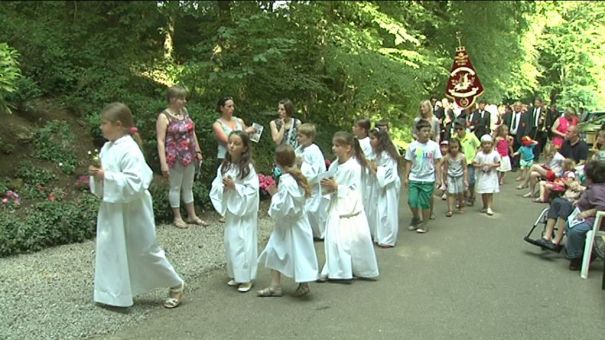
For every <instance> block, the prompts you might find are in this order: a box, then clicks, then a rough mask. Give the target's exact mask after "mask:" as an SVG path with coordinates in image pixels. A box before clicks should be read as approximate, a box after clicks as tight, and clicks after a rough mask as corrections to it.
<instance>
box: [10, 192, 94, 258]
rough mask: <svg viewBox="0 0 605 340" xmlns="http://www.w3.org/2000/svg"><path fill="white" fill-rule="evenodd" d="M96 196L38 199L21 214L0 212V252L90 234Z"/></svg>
mask: <svg viewBox="0 0 605 340" xmlns="http://www.w3.org/2000/svg"><path fill="white" fill-rule="evenodd" d="M98 204H99V203H98V200H96V199H95V198H94V197H92V195H82V196H80V197H79V198H78V199H77V200H74V201H71V202H58V201H57V202H41V203H38V204H35V205H34V206H32V207H29V208H26V209H25V210H26V211H25V212H24V214H23V216H25V218H22V217H19V216H17V215H16V214H15V213H14V212H11V211H4V212H2V213H0V256H9V255H15V254H19V253H24V252H32V251H38V250H41V249H44V248H46V247H49V246H55V245H61V244H66V243H73V242H82V241H84V240H87V239H89V238H91V237H93V236H94V234H95V229H96V214H97V208H98Z"/></svg>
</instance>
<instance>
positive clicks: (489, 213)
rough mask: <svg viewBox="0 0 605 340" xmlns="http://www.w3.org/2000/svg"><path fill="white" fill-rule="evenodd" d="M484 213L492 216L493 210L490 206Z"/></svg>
mask: <svg viewBox="0 0 605 340" xmlns="http://www.w3.org/2000/svg"><path fill="white" fill-rule="evenodd" d="M485 213H486V214H488V215H489V216H492V215H493V214H494V211H493V210H492V208H487V209H486V210H485Z"/></svg>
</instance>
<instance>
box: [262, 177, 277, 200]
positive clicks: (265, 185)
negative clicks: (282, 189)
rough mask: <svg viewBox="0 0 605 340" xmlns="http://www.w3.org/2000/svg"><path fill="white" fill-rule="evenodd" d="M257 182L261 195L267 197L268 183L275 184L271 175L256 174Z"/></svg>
mask: <svg viewBox="0 0 605 340" xmlns="http://www.w3.org/2000/svg"><path fill="white" fill-rule="evenodd" d="M258 182H259V188H260V194H261V197H268V196H269V192H267V188H268V187H269V186H270V185H273V184H275V180H274V179H273V176H267V175H263V174H258Z"/></svg>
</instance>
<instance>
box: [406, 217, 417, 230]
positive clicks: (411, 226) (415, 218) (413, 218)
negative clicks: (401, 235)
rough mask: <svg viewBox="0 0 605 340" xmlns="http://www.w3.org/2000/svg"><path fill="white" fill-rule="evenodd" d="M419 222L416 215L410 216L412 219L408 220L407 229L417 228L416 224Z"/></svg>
mask: <svg viewBox="0 0 605 340" xmlns="http://www.w3.org/2000/svg"><path fill="white" fill-rule="evenodd" d="M419 223H420V219H419V218H418V217H412V221H411V222H410V226H409V227H408V230H416V228H418V224H419Z"/></svg>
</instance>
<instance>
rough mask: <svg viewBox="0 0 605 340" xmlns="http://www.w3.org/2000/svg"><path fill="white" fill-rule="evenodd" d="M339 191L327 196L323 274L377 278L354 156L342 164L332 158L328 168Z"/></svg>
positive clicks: (332, 276) (358, 170)
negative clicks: (332, 160)
mask: <svg viewBox="0 0 605 340" xmlns="http://www.w3.org/2000/svg"><path fill="white" fill-rule="evenodd" d="M328 171H329V172H330V173H332V174H333V176H334V179H335V181H336V183H337V184H338V191H337V192H336V193H332V194H327V195H325V196H323V197H324V198H325V199H328V200H329V201H330V202H329V205H328V219H327V223H326V237H325V239H324V247H325V257H326V262H325V264H324V266H323V269H322V271H321V276H322V277H327V278H330V279H352V278H353V276H356V277H367V278H372V277H377V276H378V264H377V262H376V254H375V253H374V246H373V245H372V239H371V236H370V230H369V228H368V220H367V217H366V214H365V211H364V209H363V202H362V200H361V185H362V184H361V171H362V170H361V166H360V165H359V163H358V162H357V160H356V159H355V158H354V157H351V158H350V159H349V160H347V161H346V162H344V163H343V164H339V162H338V161H335V162H333V163H332V165H330V169H329V170H328Z"/></svg>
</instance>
